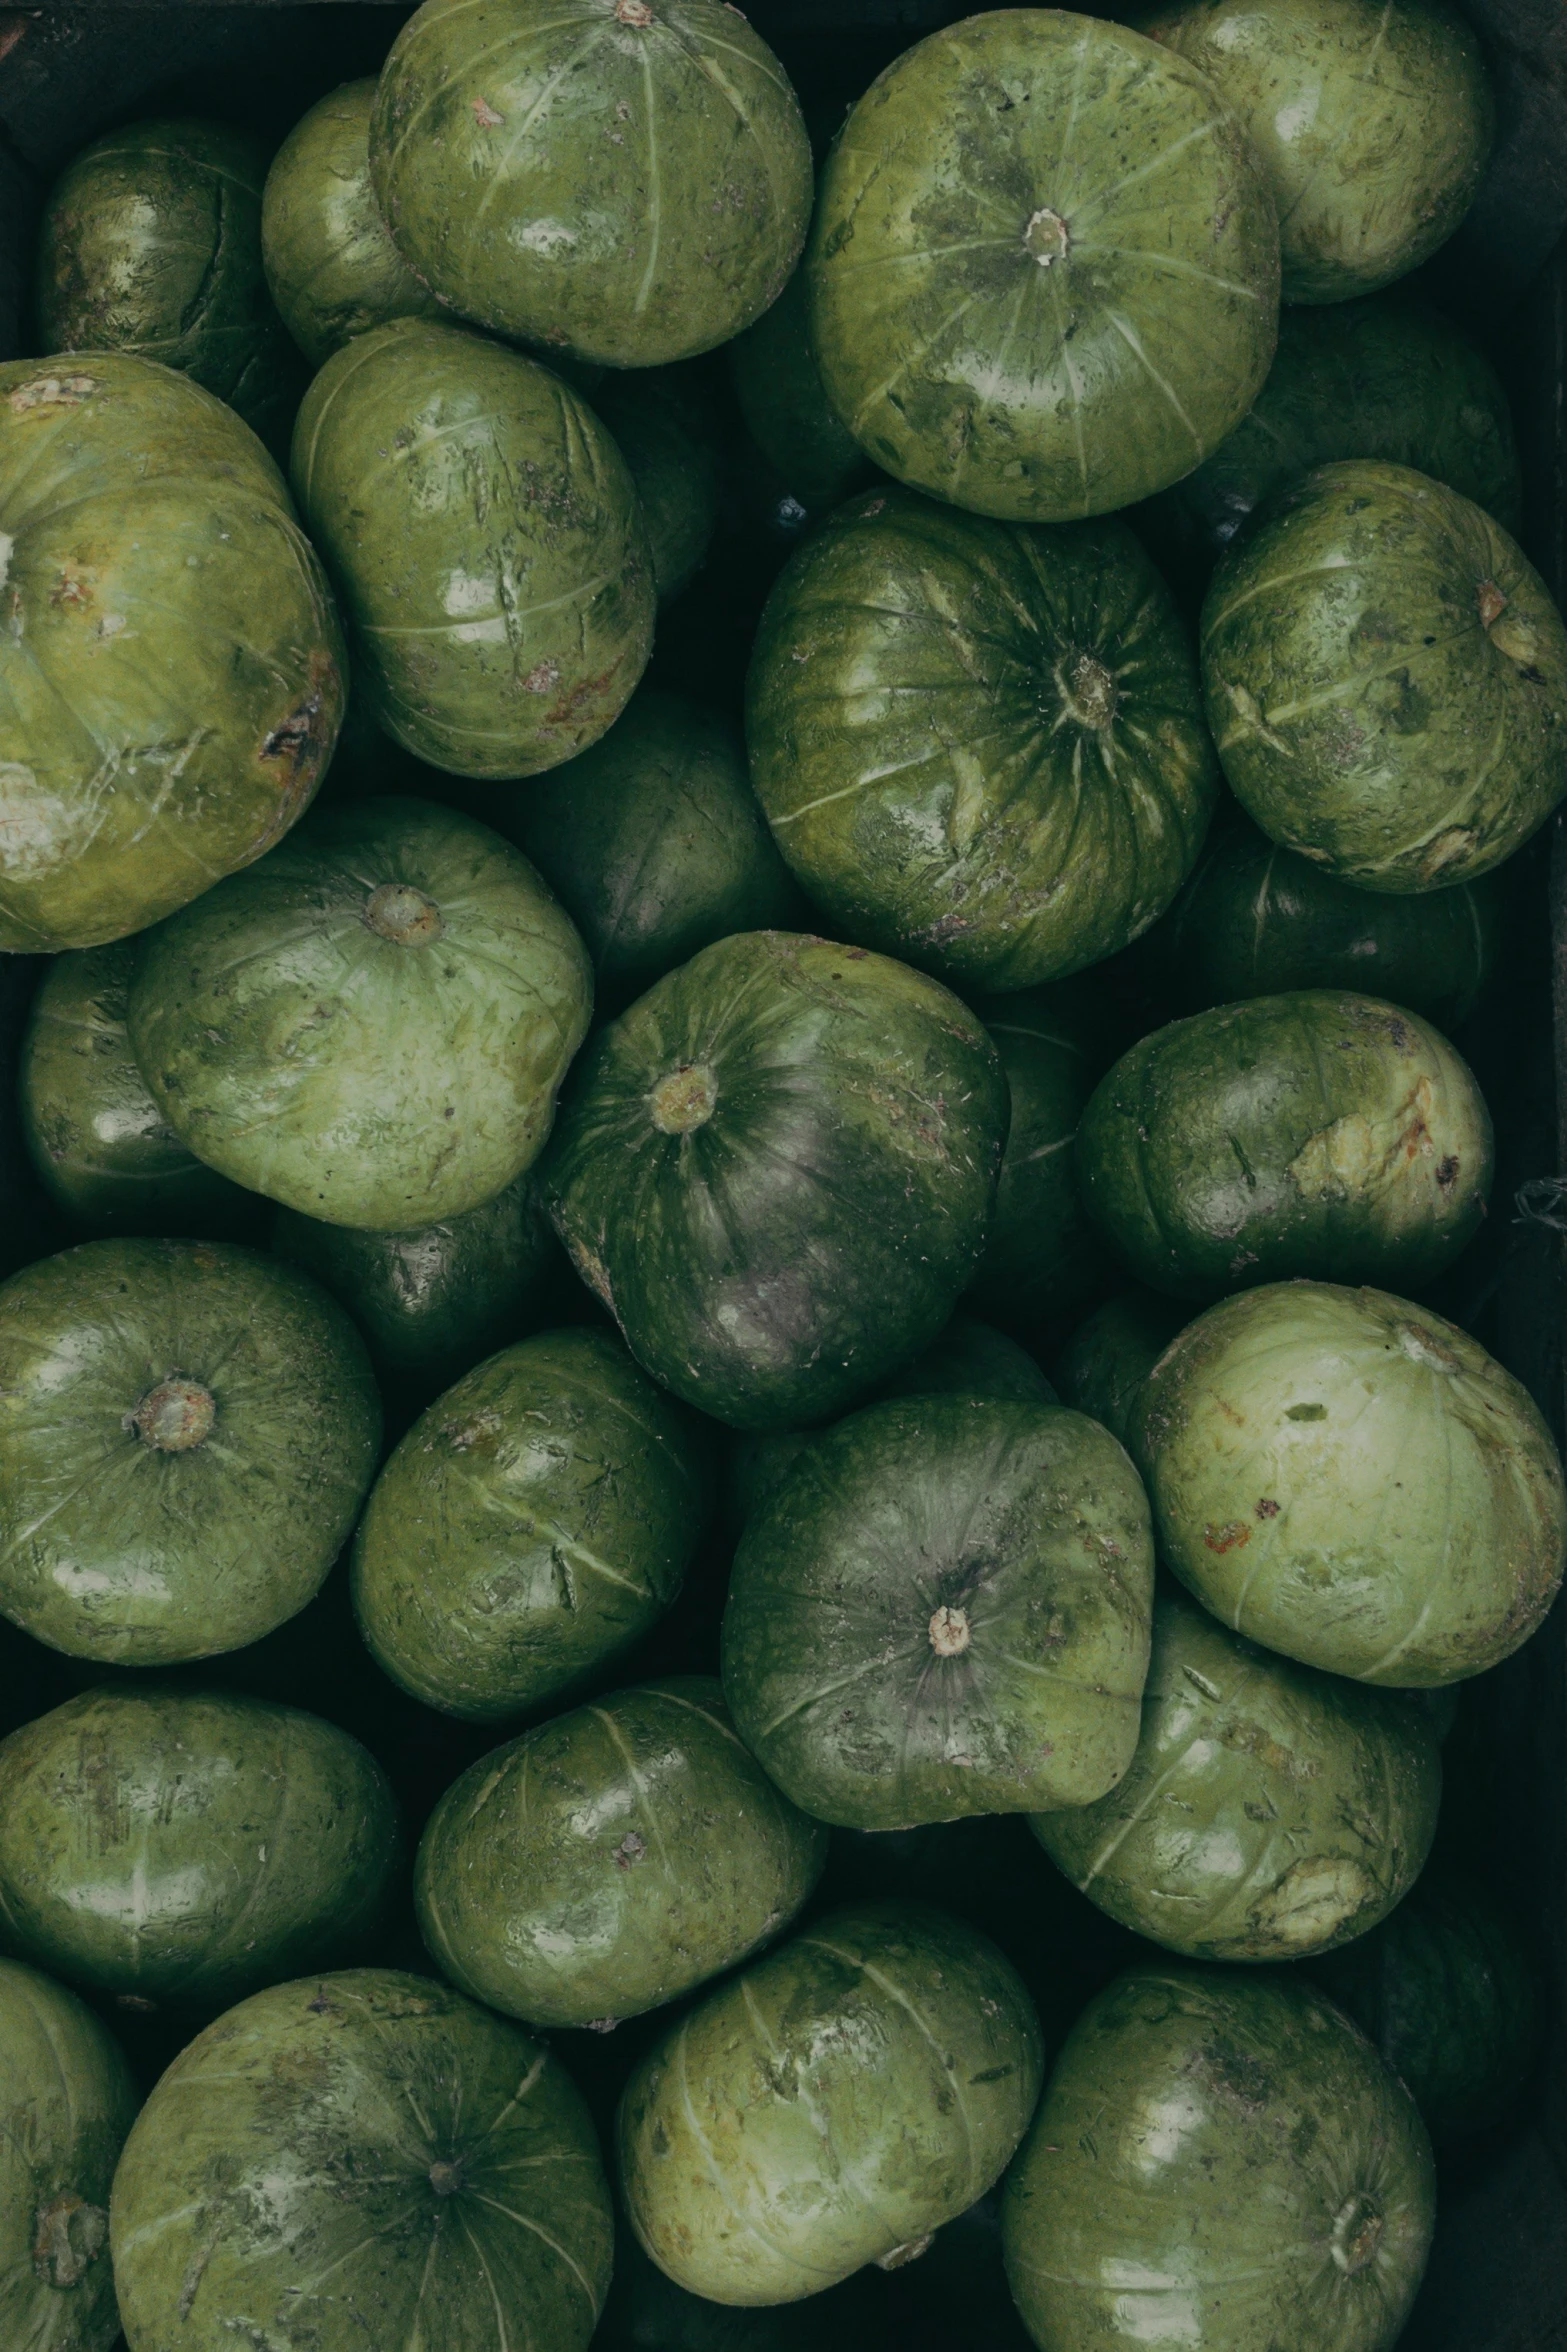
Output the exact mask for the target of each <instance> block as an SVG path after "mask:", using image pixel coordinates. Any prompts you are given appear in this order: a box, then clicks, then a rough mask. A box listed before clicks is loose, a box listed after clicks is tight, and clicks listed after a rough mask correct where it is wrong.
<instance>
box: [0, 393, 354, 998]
mask: <svg viewBox="0 0 1567 2352" xmlns="http://www.w3.org/2000/svg"><path fill="white" fill-rule="evenodd" d="M0 533H3V534H4V535H5V537H6V539H7V541H8V546H7V552H6V578H5V594H6V612H7V631H6V637H5V643H4V646H3V647H0V832H3V836H4V838H5V840H6V843H7V848H6V851H5V854H4V856H3V858H0V950H10V951H13V952H14V951H16V950H18V949H37V948H42V949H46V950H48V951H50V952H53V951H54V950H56V949H59V948H62V947H97V946H99V945H101V944H102V943H103V942H104V941H105V940H110V939H120V938H123V937H124V936H125V934H126V933H127V932H130V931H139V930H141V929H142V928H143V926H144V925H146V924H148V923H152V922H155V921H156V920H157V918H158V917H159V916H160V915H166V914H169V913H171V912H172V911H173V909H174V908H175V907H178V906H183V905H184V904H185V903H186V901H187V900H188V899H191V898H194V897H196V895H197V894H198V893H199V892H200V891H203V890H206V889H207V888H209V887H210V885H211V884H212V882H213V881H214V880H215V879H216V878H217V877H218V876H219V875H220V874H227V873H232V872H233V871H234V869H235V868H236V867H237V866H245V865H248V864H249V863H250V861H251V859H252V858H258V857H260V855H261V853H262V851H263V850H266V849H270V848H271V846H272V844H273V842H275V841H277V840H279V839H280V838H281V836H282V835H283V834H284V833H286V832H287V831H288V828H289V826H290V825H292V824H293V822H294V820H295V819H296V817H298V816H299V815H301V813H302V812H303V811H304V810H305V809H306V808H307V807H308V806H309V804H310V801H311V799H312V797H313V795H314V793H315V789H316V786H317V785H318V784H319V782H320V781H321V778H322V776H323V775H324V773H325V772H326V766H327V762H328V761H329V759H330V758H331V756H332V747H333V745H334V744H335V742H336V741H337V731H338V727H339V725H340V724H341V722H342V716H343V701H344V693H345V680H344V666H343V646H342V638H341V635H340V633H339V630H338V625H337V618H336V613H335V611H334V608H333V604H332V599H331V595H330V592H329V591H328V588H327V584H326V579H325V575H324V574H323V572H322V569H321V566H320V564H319V562H318V561H317V559H316V557H315V555H314V553H313V552H312V550H311V548H310V547H309V545H308V543H307V542H306V540H305V538H304V536H303V535H302V533H301V532H300V530H299V527H298V525H297V524H296V523H295V521H294V516H293V510H292V508H291V507H290V505H289V503H288V495H287V492H286V491H285V489H284V487H283V482H282V479H281V477H280V476H279V474H278V472H277V469H276V468H275V467H274V466H273V464H272V462H271V460H270V459H269V458H268V457H267V455H266V452H265V451H264V450H263V449H262V447H261V444H260V443H259V442H258V441H257V440H256V439H255V437H254V435H253V434H251V433H249V432H247V431H246V429H245V427H244V426H243V425H242V424H241V423H240V422H239V420H238V419H237V418H236V417H235V416H234V414H233V413H232V411H231V410H229V409H226V408H225V407H224V406H223V405H222V403H221V402H220V401H218V400H215V399H214V398H213V397H212V396H211V394H210V393H206V392H203V391H202V390H201V389H200V387H199V386H198V385H196V384H194V383H192V382H191V381H190V380H189V379H188V378H187V377H184V376H179V375H176V374H174V373H173V371H172V370H171V369H168V368H163V367H159V366H157V365H155V364H154V363H153V362H152V361H151V360H145V359H134V358H131V357H129V356H128V355H127V354H125V353H122V352H111V353H105V354H101V355H100V354H90V355H88V356H86V357H84V358H81V359H73V360H72V361H70V362H69V363H68V364H62V365H60V366H58V367H51V366H45V365H43V364H42V363H40V362H39V361H37V360H12V361H9V362H8V363H7V364H6V365H5V366H3V367H0ZM105 760H112V761H113V763H114V765H113V774H114V790H113V791H112V792H109V793H105V792H104V791H103V790H102V789H101V788H100V785H99V783H98V778H99V777H100V775H101V772H102V769H103V763H104V762H105Z"/></svg>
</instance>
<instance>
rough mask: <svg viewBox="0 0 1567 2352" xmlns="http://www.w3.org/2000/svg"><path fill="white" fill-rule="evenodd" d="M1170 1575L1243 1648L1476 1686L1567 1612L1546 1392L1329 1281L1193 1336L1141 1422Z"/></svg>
mask: <svg viewBox="0 0 1567 2352" xmlns="http://www.w3.org/2000/svg"><path fill="white" fill-rule="evenodd" d="M1133 1437H1134V1445H1133V1451H1134V1452H1135V1453H1136V1455H1137V1458H1138V1460H1139V1461H1140V1462H1141V1463H1142V1464H1143V1465H1144V1474H1145V1476H1146V1477H1147V1480H1148V1486H1149V1493H1150V1496H1151V1499H1152V1502H1153V1507H1154V1522H1155V1530H1156V1533H1157V1535H1158V1537H1159V1541H1160V1552H1161V1556H1162V1557H1163V1558H1164V1559H1166V1560H1167V1561H1168V1562H1169V1564H1170V1566H1171V1567H1172V1568H1173V1569H1174V1570H1175V1573H1176V1575H1177V1576H1179V1577H1180V1579H1181V1581H1182V1583H1183V1584H1186V1585H1187V1586H1189V1587H1190V1589H1191V1590H1192V1591H1193V1592H1194V1593H1195V1594H1196V1596H1197V1598H1198V1599H1199V1600H1200V1601H1201V1602H1202V1603H1203V1605H1204V1606H1205V1607H1206V1608H1208V1609H1211V1610H1212V1612H1213V1614H1214V1615H1215V1616H1216V1617H1218V1618H1220V1619H1222V1620H1223V1622H1224V1623H1225V1624H1227V1625H1230V1626H1233V1627H1234V1629H1235V1630H1236V1632H1238V1633H1243V1634H1245V1635H1247V1636H1248V1637H1249V1638H1250V1639H1251V1640H1253V1641H1257V1642H1261V1643H1262V1644H1263V1645H1264V1646H1265V1647H1266V1648H1267V1649H1270V1650H1278V1651H1281V1652H1282V1653H1283V1655H1284V1656H1285V1657H1287V1658H1298V1659H1300V1660H1301V1661H1302V1662H1303V1663H1304V1664H1306V1665H1308V1666H1320V1667H1322V1668H1324V1669H1325V1670H1326V1672H1328V1673H1330V1674H1347V1675H1351V1676H1353V1677H1354V1678H1355V1679H1356V1680H1357V1681H1360V1682H1375V1683H1386V1684H1391V1685H1394V1686H1404V1687H1409V1688H1422V1687H1431V1686H1434V1685H1440V1684H1443V1683H1449V1682H1461V1681H1463V1680H1464V1679H1465V1678H1466V1677H1467V1676H1469V1675H1471V1674H1481V1673H1483V1672H1484V1671H1485V1669H1486V1668H1487V1667H1488V1666H1494V1665H1496V1664H1497V1662H1498V1661H1499V1660H1500V1659H1502V1658H1505V1657H1508V1656H1510V1655H1511V1653H1512V1652H1513V1651H1514V1650H1516V1649H1517V1648H1518V1647H1519V1646H1520V1644H1521V1643H1523V1642H1525V1641H1527V1640H1528V1638H1529V1636H1530V1634H1531V1633H1533V1631H1534V1629H1535V1627H1536V1626H1537V1625H1538V1624H1539V1622H1540V1620H1541V1619H1542V1617H1543V1616H1544V1615H1545V1612H1546V1610H1547V1609H1548V1608H1549V1607H1550V1604H1551V1601H1552V1598H1553V1597H1554V1595H1555V1592H1556V1589H1557V1586H1558V1585H1559V1584H1560V1582H1561V1576H1562V1564H1563V1558H1564V1554H1567V1493H1564V1490H1563V1485H1562V1473H1561V1465H1560V1463H1559V1462H1558V1460H1557V1456H1556V1448H1555V1445H1554V1443H1553V1442H1552V1439H1551V1435H1550V1432H1549V1430H1548V1429H1547V1428H1546V1425H1545V1422H1544V1420H1543V1419H1542V1418H1541V1415H1540V1412H1539V1409H1538V1407H1537V1406H1536V1405H1535V1403H1534V1402H1533V1400H1532V1398H1531V1397H1530V1396H1529V1394H1528V1392H1527V1390H1525V1389H1524V1388H1522V1387H1521V1386H1520V1385H1519V1383H1518V1382H1517V1381H1516V1380H1514V1379H1513V1378H1512V1376H1511V1374H1510V1373H1507V1372H1504V1371H1503V1369H1502V1367H1501V1365H1500V1364H1498V1363H1496V1362H1495V1361H1494V1359H1493V1358H1492V1357H1490V1356H1488V1355H1487V1354H1486V1352H1485V1350H1484V1348H1482V1347H1481V1346H1480V1345H1479V1343H1478V1342H1477V1341H1475V1340H1473V1339H1471V1338H1470V1337H1469V1334H1468V1333H1467V1332H1466V1331H1460V1330H1459V1329H1458V1327H1457V1325H1456V1324H1453V1323H1447V1322H1444V1321H1443V1319H1442V1317H1441V1316H1440V1315H1433V1314H1431V1313H1429V1312H1428V1311H1427V1310H1426V1309H1425V1308H1423V1307H1416V1306H1411V1305H1410V1303H1409V1302H1408V1300H1407V1299H1400V1298H1390V1297H1389V1296H1388V1295H1387V1293H1386V1292H1385V1291H1379V1290H1342V1289H1339V1288H1337V1287H1335V1286H1334V1285H1331V1284H1329V1283H1325V1282H1280V1283H1274V1284H1272V1285H1270V1286H1269V1287H1268V1288H1266V1289H1263V1290H1252V1291H1246V1292H1243V1293H1242V1295H1241V1296H1240V1297H1239V1298H1233V1299H1227V1300H1226V1301H1225V1302H1224V1303H1223V1304H1222V1305H1220V1306H1216V1307H1210V1308H1209V1309H1208V1311H1207V1313H1206V1314H1203V1315H1199V1316H1198V1318H1197V1320H1196V1321H1195V1322H1194V1323H1189V1324H1188V1325H1187V1326H1186V1329H1185V1330H1184V1331H1183V1332H1182V1333H1181V1334H1180V1336H1179V1338H1178V1339H1176V1340H1175V1341H1174V1342H1173V1343H1172V1345H1171V1346H1170V1347H1169V1348H1167V1349H1166V1351H1165V1353H1164V1355H1163V1356H1162V1357H1161V1358H1160V1359H1159V1362H1158V1363H1157V1364H1156V1365H1155V1367H1154V1369H1153V1371H1152V1373H1151V1374H1150V1375H1149V1377H1148V1379H1147V1381H1146V1382H1145V1384H1144V1386H1143V1389H1142V1392H1141V1395H1140V1396H1139V1398H1138V1403H1137V1419H1136V1425H1135V1427H1134V1431H1133Z"/></svg>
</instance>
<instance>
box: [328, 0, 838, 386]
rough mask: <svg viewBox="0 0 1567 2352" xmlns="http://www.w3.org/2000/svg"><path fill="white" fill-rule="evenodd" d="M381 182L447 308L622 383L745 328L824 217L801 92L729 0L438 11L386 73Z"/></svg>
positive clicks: (399, 232) (378, 164)
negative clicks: (814, 213) (817, 203)
mask: <svg viewBox="0 0 1567 2352" xmlns="http://www.w3.org/2000/svg"><path fill="white" fill-rule="evenodd" d="M370 168H371V172H372V175H373V179H374V183H375V190H376V195H377V197H378V198H379V200H380V204H381V209H382V211H383V212H384V213H385V215H386V218H387V221H388V223H389V224H390V226H391V230H392V234H393V236H394V237H395V238H396V240H397V244H398V247H399V250H400V251H401V252H402V253H403V255H404V256H405V258H406V259H407V260H408V262H409V263H410V264H411V265H412V267H413V268H414V269H415V270H416V271H417V272H418V274H419V276H420V277H421V278H422V279H423V280H424V282H425V284H426V285H428V286H431V287H433V288H434V290H435V292H436V293H437V294H438V295H439V297H440V299H441V300H442V301H443V302H444V303H446V304H448V305H449V306H450V307H451V309H453V310H454V311H456V312H458V313H459V314H460V315H461V316H462V317H464V318H470V319H474V320H476V321H477V322H478V324H479V325H480V326H483V327H488V328H490V329H491V330H492V331H493V332H494V333H496V334H500V335H507V336H512V337H515V338H517V339H518V340H520V341H523V342H538V343H544V344H546V345H556V346H559V347H560V348H561V349H563V350H567V351H571V352H574V353H575V354H576V355H577V357H578V358H580V359H589V360H602V361H604V362H606V363H607V364H608V365H609V366H611V367H620V368H640V367H658V366H661V365H663V364H664V363H665V362H666V361H669V360H675V359H690V358H692V357H694V356H695V354H696V353H697V352H699V351H711V350H712V349H713V348H714V347H715V345H717V344H719V343H727V342H728V340H729V339H730V337H731V336H732V335H737V334H738V333H739V332H740V330H741V328H742V327H747V326H749V325H750V324H751V321H752V320H753V319H755V318H756V317H758V316H759V315H760V313H761V312H762V311H764V310H765V309H766V308H767V306H768V304H769V303H770V302H772V301H774V300H775V299H776V297H777V296H778V294H779V293H780V291H781V290H782V288H783V285H784V281H785V280H786V279H787V277H788V275H789V273H790V271H791V270H792V269H793V268H794V265H795V263H796V261H797V260H798V258H799V254H800V249H801V247H802V245H803V244H804V242H805V231H806V225H807V223H808V221H809V219H810V212H811V147H810V141H809V139H808V138H807V136H806V131H805V124H804V122H803V121H802V119H801V116H800V108H799V103H798V101H797V99H796V98H795V95H794V91H793V90H792V88H791V87H790V84H789V79H788V76H787V75H786V74H785V72H784V70H783V67H782V66H781V65H780V64H779V62H778V60H777V58H776V57H775V56H774V55H773V53H772V51H771V49H769V48H768V46H767V44H766V42H765V41H764V40H763V39H762V38H761V36H760V35H759V34H758V33H756V32H754V31H753V30H752V28H751V26H750V25H749V24H748V23H747V22H746V21H745V18H744V17H743V16H742V15H741V14H740V12H739V10H737V9H734V8H726V7H724V6H722V5H721V0H657V4H656V5H655V6H653V7H648V6H646V5H643V4H640V0H619V4H618V5H617V0H559V4H558V5H554V6H551V7H550V8H548V9H544V10H540V9H538V8H537V7H534V6H532V5H530V4H529V0H468V4H467V5H464V4H463V0H425V5H424V6H423V7H422V8H420V9H419V10H418V11H417V12H416V13H415V15H414V16H413V17H412V19H411V20H410V21H409V23H407V24H406V25H405V26H404V27H403V29H402V31H401V32H400V33H399V34H398V37H397V39H396V40H395V41H394V42H393V44H392V49H391V54H390V55H389V57H388V58H387V61H386V64H385V66H384V68H383V69H382V74H381V82H380V89H379V92H378V94H377V98H376V108H375V114H374V117H373V119H372V122H371V126H370Z"/></svg>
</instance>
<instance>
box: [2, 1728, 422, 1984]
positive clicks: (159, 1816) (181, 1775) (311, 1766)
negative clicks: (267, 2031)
mask: <svg viewBox="0 0 1567 2352" xmlns="http://www.w3.org/2000/svg"><path fill="white" fill-rule="evenodd" d="M399 1847H400V1839H399V1834H398V1817H397V1804H396V1800H395V1798H394V1797H393V1795H392V1790H391V1785H390V1783H389V1782H388V1780H387V1778H386V1775H385V1773H384V1772H383V1771H382V1770H381V1767H380V1765H379V1764H378V1763H377V1762H376V1760H375V1758H374V1757H373V1756H372V1755H371V1754H370V1752H369V1750H368V1749H367V1748H363V1747H361V1746H360V1744H359V1742H358V1741H357V1740H356V1739H354V1738H352V1737H351V1736H350V1734H349V1733H348V1732H346V1731H342V1730H340V1729H339V1728H338V1726H337V1725H336V1724H335V1723H326V1722H323V1721H322V1719H321V1718H320V1716H317V1715H306V1714H304V1713H302V1712H301V1711H300V1709H299V1708H297V1707H280V1706H275V1705H274V1704H272V1703H271V1702H270V1701H269V1700H266V1699H255V1698H249V1697H247V1696H245V1695H243V1694H242V1693H240V1692H237V1691H217V1690H211V1691H205V1692H199V1691H186V1690H175V1689H172V1688H164V1689H159V1688H157V1687H152V1688H148V1687H146V1686H143V1685H134V1686H132V1687H126V1686H124V1685H119V1686H116V1687H114V1688H111V1689H107V1690H95V1691H86V1692H83V1694H82V1695H81V1697H79V1698H75V1699H68V1700H67V1701H66V1703H65V1705H64V1706H63V1707H56V1708H54V1709H53V1710H52V1712H51V1713H49V1714H47V1715H40V1716H38V1717H36V1718H35V1720H34V1721H33V1722H31V1723H28V1724H24V1725H23V1727H22V1729H21V1730H20V1731H13V1732H12V1733H11V1735H10V1737H9V1738H8V1739H6V1740H3V1741H0V1930H3V1932H4V1934H5V1937H6V1940H7V1942H8V1943H9V1945H10V1946H11V1948H12V1949H13V1950H14V1951H17V1952H20V1953H22V1954H23V1955H24V1956H25V1957H26V1958H27V1959H29V1960H31V1961H33V1962H34V1963H35V1964H36V1965H37V1966H39V1967H41V1968H47V1969H50V1970H51V1971H52V1972H53V1973H54V1974H55V1975H57V1976H63V1977H65V1978H66V1979H67V1980H68V1981H69V1982H71V1983H74V1984H79V1985H82V1986H83V1987H85V1988H86V1989H88V1990H89V1991H97V1992H103V1993H112V1994H115V1995H126V1994H129V1995H132V1996H134V1997H135V1999H136V2000H137V2001H138V2002H140V2003H142V2004H144V2005H152V2004H157V2005H159V2006H162V2005H163V2004H164V2003H166V2002H168V2003H173V2004H175V2005H176V2006H178V2007H180V2008H198V2009H209V2010H211V2009H220V2008H225V2007H227V2005H228V2004H229V2003H230V2002H232V2001H237V2000H239V1999H240V1998H241V1996H242V1995H244V1994H246V1993H251V1992H255V1991H257V1990H258V1989H259V1988H260V1987H261V1986H262V1985H264V1984H270V1983H275V1982H276V1981H277V1980H278V1978H280V1977H287V1976H293V1975H295V1974H297V1973H298V1971H299V1970H300V1969H301V1968H306V1967H309V1966H310V1965H312V1964H314V1965H315V1966H317V1967H321V1966H323V1965H325V1966H331V1965H333V1964H335V1963H337V1962H339V1961H341V1960H343V1959H345V1958H348V1957H352V1956H355V1955H356V1953H357V1952H358V1951H359V1950H360V1949H361V1948H363V1947H365V1946H367V1945H368V1943H369V1941H370V1939H371V1938H372V1937H373V1936H374V1934H375V1932H376V1929H377V1928H378V1926H379V1925H380V1923H381V1921H382V1918H383V1916H384V1914H385V1911H386V1908H387V1904H388V1902H389V1900H390V1897H391V1891H392V1879H393V1874H394V1873H395V1871H396V1869H397V1866H398V1863H399V1860H400V1858H401V1857H400V1852H399Z"/></svg>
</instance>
